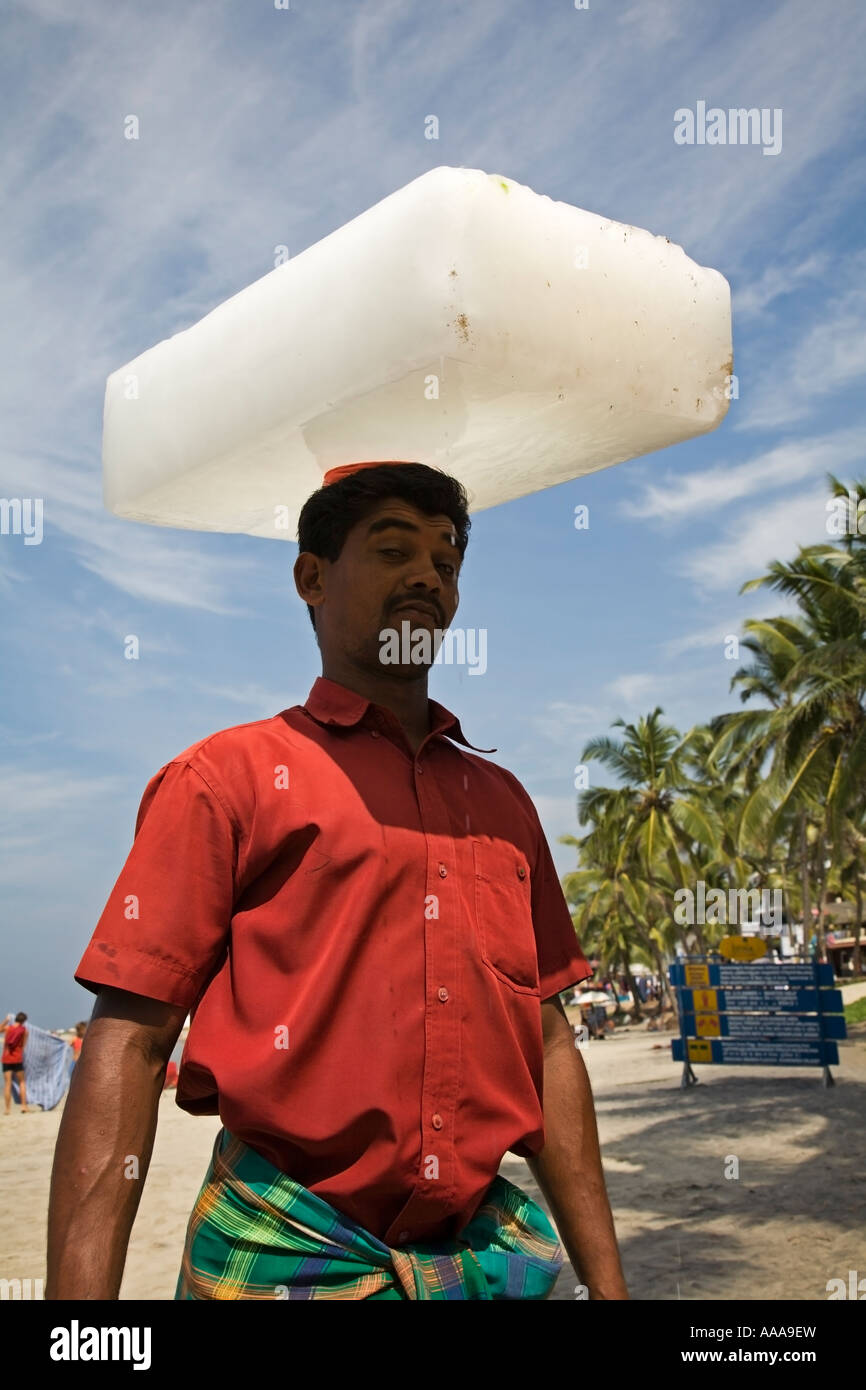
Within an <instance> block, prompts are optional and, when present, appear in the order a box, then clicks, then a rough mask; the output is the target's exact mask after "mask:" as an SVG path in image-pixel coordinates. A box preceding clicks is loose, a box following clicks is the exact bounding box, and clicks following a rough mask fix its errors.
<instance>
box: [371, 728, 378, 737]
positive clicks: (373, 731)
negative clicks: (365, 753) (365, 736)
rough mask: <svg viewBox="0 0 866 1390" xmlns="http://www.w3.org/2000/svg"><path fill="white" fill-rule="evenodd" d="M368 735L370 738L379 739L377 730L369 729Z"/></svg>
mask: <svg viewBox="0 0 866 1390" xmlns="http://www.w3.org/2000/svg"><path fill="white" fill-rule="evenodd" d="M370 734H371V736H372V737H373V738H378V737H379V730H378V729H371V730H370Z"/></svg>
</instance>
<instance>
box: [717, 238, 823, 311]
mask: <svg viewBox="0 0 866 1390" xmlns="http://www.w3.org/2000/svg"><path fill="white" fill-rule="evenodd" d="M829 265H830V257H829V255H828V254H827V252H826V251H820V252H814V253H813V254H812V255H810V256H807V257H806V258H805V260H801V261H798V262H791V261H789V262H788V263H787V264H785V265H768V266H767V267H766V268H765V269H764V271H763V272H762V273H761V274H760V275H759V276H758V278H757V279H756V280H753V281H751V282H750V283H747V284H745V285H740V286H737V287H736V288H735V289H734V291H733V295H732V300H733V306H732V307H733V315H734V322H735V323H742V322H743V320H744V319H751V318H755V317H756V316H757V315H758V314H761V313H762V312H763V311H764V309H766V308H768V306H769V305H770V304H772V303H773V302H774V301H775V300H777V299H781V298H783V297H785V296H787V295H790V294H797V293H798V292H799V290H800V289H801V287H802V284H803V282H804V281H806V282H809V281H811V280H820V278H821V277H822V276H823V275H824V274H825V273H826V271H827V269H828V267H829Z"/></svg>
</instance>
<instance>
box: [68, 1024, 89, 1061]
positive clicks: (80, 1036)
mask: <svg viewBox="0 0 866 1390" xmlns="http://www.w3.org/2000/svg"><path fill="white" fill-rule="evenodd" d="M86 1032H87V1024H86V1023H76V1025H75V1037H74V1038H73V1039H72V1042H71V1043H70V1044H69V1046H70V1047H71V1048H72V1060H73V1062H77V1061H78V1058H79V1057H80V1056H81V1044H82V1043H83V1042H84V1034H85V1033H86Z"/></svg>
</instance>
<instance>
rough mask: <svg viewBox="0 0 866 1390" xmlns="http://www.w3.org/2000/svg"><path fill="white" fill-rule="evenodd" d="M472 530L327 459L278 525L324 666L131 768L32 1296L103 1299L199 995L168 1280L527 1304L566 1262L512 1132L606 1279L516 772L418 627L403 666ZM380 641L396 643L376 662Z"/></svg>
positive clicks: (444, 502)
mask: <svg viewBox="0 0 866 1390" xmlns="http://www.w3.org/2000/svg"><path fill="white" fill-rule="evenodd" d="M469 525H470V523H469V517H468V513H467V504H466V494H465V492H464V490H463V488H462V486H461V485H460V484H459V483H458V482H457V481H456V480H455V479H453V478H451V477H449V476H447V475H446V474H444V473H442V472H440V471H438V470H437V469H433V468H429V467H426V466H424V465H421V464H416V463H393V462H391V463H378V462H374V463H365V464H356V465H348V466H346V467H343V468H336V469H332V470H331V472H330V473H329V474H327V475H326V476H325V480H324V485H323V486H322V487H321V488H320V489H319V490H318V491H317V492H316V493H314V494H313V496H312V497H310V498H309V499H308V501H307V503H306V505H305V506H304V508H303V510H302V512H301V516H300V522H299V555H298V559H297V561H296V564H295V584H296V587H297V590H298V593H299V595H300V597H301V598H302V599H303V600H304V602H306V603H307V605H308V607H309V611H310V616H311V619H312V621H313V626H314V629H315V633H316V640H317V642H318V644H319V647H320V649H321V655H322V675H321V676H320V677H319V678H318V679H317V680H316V681H315V683H314V685H313V688H312V690H311V691H310V694H309V697H308V699H307V702H306V704H305V705H303V706H295V707H294V708H292V709H288V710H284V711H283V712H282V713H280V714H278V715H276V716H274V717H273V718H271V719H265V720H261V721H259V722H257V723H252V724H245V725H241V726H239V727H236V728H231V729H226V730H223V731H222V732H220V733H216V734H213V735H211V736H210V737H209V738H206V739H204V740H202V741H201V742H200V743H197V744H195V745H194V746H193V747H192V748H189V749H187V750H186V751H185V752H184V753H181V754H180V755H179V756H178V757H176V758H175V759H173V761H172V762H170V763H169V764H167V765H166V766H165V767H163V768H162V769H161V770H160V771H159V772H158V773H157V774H156V776H155V777H154V778H153V780H152V781H151V782H150V784H149V785H148V787H147V789H146V791H145V794H144V798H143V801H142V804H141V809H140V811H139V816H138V821H137V826H136V835H135V841H134V844H133V847H132V850H131V852H130V854H129V857H128V859H127V861H126V864H125V866H124V868H123V870H122V872H121V875H120V878H119V879H118V882H117V884H116V886H115V888H114V890H113V892H112V894H111V896H110V898H109V901H108V904H107V905H106V908H105V911H104V912H103V914H102V917H101V918H100V920H99V923H98V925H97V927H96V930H95V932H94V934H93V937H92V939H91V942H90V944H89V945H88V947H87V949H86V951H85V952H84V955H83V957H82V960H81V962H80V964H79V966H78V969H77V971H76V979H77V980H78V981H79V982H80V983H81V984H83V985H85V986H87V988H89V989H92V990H94V991H96V992H97V993H98V999H97V1002H96V1006H95V1009H94V1013H93V1020H92V1023H91V1025H90V1027H89V1028H88V1032H87V1038H86V1041H85V1043H84V1047H83V1049H82V1055H81V1061H80V1062H79V1064H78V1065H77V1066H76V1068H75V1074H74V1077H73V1081H72V1085H71V1088H70V1094H69V1099H68V1101H67V1105H66V1111H65V1114H64V1116H63V1122H62V1125H61V1130H60V1137H59V1140H58V1145H57V1153H56V1157H55V1165H54V1174H53V1180H52V1194H51V1209H50V1218H49V1270H48V1291H47V1296H48V1297H49V1298H53V1299H63V1298H74V1299H91V1298H92V1299H115V1298H117V1297H118V1292H119V1289H120V1283H121V1278H122V1274H123V1266H124V1260H125V1255H126V1248H127V1242H128V1239H129V1234H130V1230H131V1227H132V1224H133V1220H134V1217H135V1213H136V1210H137V1208H138V1203H139V1199H140V1197H141V1190H142V1183H143V1181H144V1178H145V1174H146V1171H147V1165H148V1162H149V1158H150V1154H151V1150H152V1146H153V1140H154V1134H155V1130H156V1121H157V1109H158V1101H159V1096H160V1092H161V1090H162V1085H163V1078H164V1075H165V1069H166V1064H167V1062H168V1060H169V1058H170V1056H171V1052H172V1049H173V1047H174V1045H175V1042H176V1040H177V1038H178V1035H179V1033H180V1030H181V1028H182V1026H183V1023H184V1021H185V1019H186V1016H187V1014H188V1013H190V1012H191V1013H192V1024H191V1028H190V1032H189V1036H188V1039H187V1043H186V1048H185V1051H184V1056H183V1061H182V1064H181V1069H180V1077H179V1082H178V1090H177V1102H178V1105H180V1106H181V1107H182V1108H183V1109H185V1110H188V1111H190V1112H191V1113H193V1114H217V1113H218V1114H219V1115H220V1117H221V1120H222V1126H223V1127H222V1129H221V1130H220V1132H219V1134H218V1136H217V1141H216V1144H215V1146H214V1150H213V1156H212V1160H211V1164H210V1167H209V1169H208V1172H207V1175H206V1177H205V1180H204V1185H203V1187H202V1189H201V1192H200V1194H199V1197H198V1200H197V1201H196V1204H195V1207H194V1209H193V1212H192V1214H191V1216H190V1220H189V1226H188V1230H187V1237H186V1243H185V1247H184V1250H183V1255H182V1261H181V1269H180V1275H179V1279H178V1284H177V1291H176V1297H177V1298H179V1299H275V1298H277V1299H281V1298H286V1299H312V1298H331V1299H362V1298H372V1299H392V1300H397V1299H443V1298H444V1299H485V1300H486V1299H500V1298H501V1299H542V1298H546V1297H547V1296H548V1295H549V1293H550V1291H551V1289H552V1288H553V1284H554V1282H555V1279H556V1276H557V1273H558V1271H559V1269H560V1267H561V1263H562V1251H561V1249H560V1246H559V1242H558V1240H557V1237H556V1233H555V1232H554V1230H553V1228H552V1227H551V1225H550V1223H549V1221H548V1220H547V1218H546V1216H545V1214H544V1212H543V1211H542V1210H541V1209H540V1207H539V1206H538V1205H537V1204H536V1203H535V1202H533V1201H531V1200H530V1199H529V1198H528V1197H527V1196H526V1195H525V1194H524V1193H523V1192H521V1191H520V1189H519V1188H517V1187H516V1186H514V1185H513V1184H512V1183H509V1182H507V1181H505V1180H504V1179H503V1178H501V1177H499V1176H497V1173H498V1169H499V1166H500V1161H501V1159H502V1157H503V1155H504V1154H505V1153H507V1152H509V1151H511V1152H513V1153H516V1154H518V1155H521V1156H523V1157H525V1158H526V1159H527V1160H528V1162H529V1165H530V1168H531V1170H532V1172H533V1173H534V1175H535V1177H536V1179H537V1181H538V1183H539V1186H540V1187H541V1189H542V1191H543V1192H544V1193H545V1195H546V1197H547V1199H548V1201H549V1204H550V1207H551V1210H552V1212H553V1214H554V1217H555V1220H556V1222H557V1225H558V1228H559V1233H560V1236H561V1238H562V1241H563V1243H564V1245H565V1247H566V1250H567V1252H568V1255H569V1256H570V1258H571V1261H572V1263H573V1265H574V1268H575V1272H576V1274H577V1277H578V1279H579V1280H580V1281H581V1285H582V1290H583V1289H585V1290H586V1291H588V1296H589V1297H590V1298H593V1299H622V1298H626V1297H627V1296H628V1295H627V1292H626V1288H625V1283H624V1280H623V1275H622V1270H621V1266H620V1260H619V1255H618V1251H617V1244H616V1238H615V1234H614V1228H613V1221H612V1217H611V1212H610V1206H609V1203H608V1198H607V1194H606V1191H605V1184H604V1178H603V1174H602V1166H601V1160H600V1155H599V1146H598V1138H597V1131H596V1122H595V1114H594V1109H593V1102H592V1096H591V1092H590V1086H589V1081H588V1078H587V1074H586V1069H585V1067H584V1063H583V1059H582V1057H581V1055H580V1053H579V1052H578V1051H577V1050H576V1049H575V1047H574V1039H573V1034H572V1031H571V1028H570V1026H569V1024H568V1022H567V1020H566V1018H565V1015H564V1013H563V1010H562V1007H561V1004H560V1001H559V993H560V991H562V990H565V989H567V988H569V987H570V986H572V985H575V984H576V983H578V982H579V981H581V980H583V979H585V978H586V977H587V976H589V975H590V974H591V971H590V967H589V965H588V964H587V961H586V959H585V957H584V955H583V953H582V951H581V949H580V947H579V945H578V942H577V939H576V937H575V933H574V928H573V926H572V922H571V919H570V916H569V913H568V909H567V906H566V903H565V899H564V897H563V894H562V890H561V888H560V885H559V881H558V879H557V875H556V872H555V869H554V865H553V861H552V858H551V855H550V850H549V848H548V845H547V843H546V840H545V838H544V834H543V831H542V829H541V825H540V823H539V820H538V816H537V814H536V812H535V809H534V807H533V804H532V801H531V800H530V797H529V795H528V794H527V792H526V791H525V790H524V788H523V787H522V786H521V785H520V783H519V782H518V781H517V780H516V778H515V777H514V776H513V775H512V774H511V773H510V772H508V771H506V770H505V769H504V768H501V767H498V766H497V765H496V764H495V763H493V762H491V761H489V759H487V758H486V757H482V756H478V754H479V753H483V752H491V751H494V750H484V749H476V750H474V751H473V747H474V746H473V745H472V744H470V743H469V742H468V741H467V739H466V738H465V737H464V734H463V732H462V730H461V727H460V723H459V721H458V720H457V718H456V717H455V716H454V715H453V714H451V713H449V711H448V710H446V709H444V708H443V707H442V706H441V705H440V704H438V703H437V702H436V701H434V700H430V699H428V695H427V677H428V671H429V652H430V644H429V643H428V644H427V652H428V657H427V659H426V660H422V661H420V662H419V661H418V660H412V659H411V657H410V656H409V650H410V649H411V651H412V652H413V653H417V652H418V651H419V650H422V651H423V649H424V645H425V644H424V642H423V641H421V642H419V643H417V644H416V642H415V640H414V639H415V638H416V637H417V636H418V634H419V633H421V634H423V633H424V632H425V631H426V632H427V633H428V634H431V635H432V634H436V637H437V639H438V640H441V634H442V632H443V631H444V630H445V629H447V628H448V627H449V625H450V624H451V622H452V620H453V618H454V616H455V613H456V611H457V604H458V581H459V573H460V566H461V563H462V560H463V557H464V553H465V550H466V545H467V539H468V532H469ZM404 623H405V624H407V625H408V626H407V628H406V629H404V628H403V624H404ZM437 629H438V633H437V631H436V630H437ZM394 631H396V632H398V633H399V632H408V635H409V636H410V637H411V638H412V639H413V640H412V642H411V644H409V643H403V644H400V645H399V647H398V656H397V659H395V657H394V650H395V649H394V646H393V644H391V643H389V642H388V641H387V634H388V633H393V632H394ZM433 649H434V650H435V642H434V644H433ZM386 651H387V653H388V656H387V659H386V657H385V652H386ZM130 1155H132V1156H134V1157H136V1159H137V1163H136V1168H135V1172H136V1173H137V1176H135V1177H133V1178H132V1179H130V1176H129V1173H130V1171H131V1170H130V1162H129V1157H130ZM179 1253H180V1252H179Z"/></svg>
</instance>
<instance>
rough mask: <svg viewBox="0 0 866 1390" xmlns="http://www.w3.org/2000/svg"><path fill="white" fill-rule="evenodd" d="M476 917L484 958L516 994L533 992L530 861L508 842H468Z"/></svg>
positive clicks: (534, 963) (535, 991)
mask: <svg viewBox="0 0 866 1390" xmlns="http://www.w3.org/2000/svg"><path fill="white" fill-rule="evenodd" d="M472 855H473V859H474V865H475V920H476V923H477V927H478V944H479V946H480V949H481V958H482V960H483V961H484V964H485V965H486V966H488V967H489V969H490V970H492V971H493V973H494V975H496V976H498V978H499V979H500V980H504V981H505V983H506V984H507V985H510V987H511V988H512V989H513V990H516V991H518V992H519V993H521V994H538V993H539V991H540V986H539V980H538V959H537V954H536V947H535V931H534V929H533V925H532V897H531V891H530V890H531V884H530V877H529V865H528V864H527V862H526V860H525V858H524V857H523V855H522V854H521V853H520V851H519V850H518V849H516V848H515V847H514V846H513V845H508V844H504V843H503V842H501V841H496V842H486V841H477V840H474V841H473V842H472Z"/></svg>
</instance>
